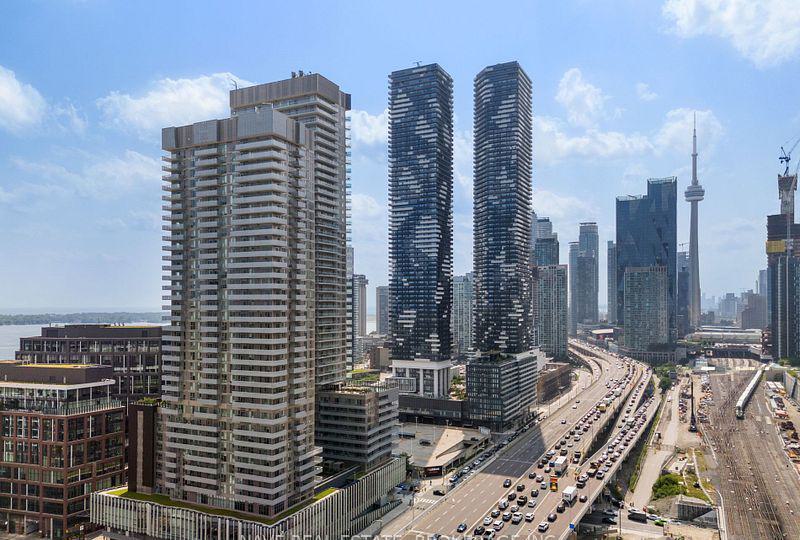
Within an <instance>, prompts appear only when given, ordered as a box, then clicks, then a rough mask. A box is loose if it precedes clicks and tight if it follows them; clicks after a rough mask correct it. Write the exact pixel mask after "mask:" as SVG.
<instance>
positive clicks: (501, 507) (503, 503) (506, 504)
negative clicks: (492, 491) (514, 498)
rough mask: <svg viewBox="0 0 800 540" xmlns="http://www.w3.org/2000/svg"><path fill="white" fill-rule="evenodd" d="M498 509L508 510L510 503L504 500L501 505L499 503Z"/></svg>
mask: <svg viewBox="0 0 800 540" xmlns="http://www.w3.org/2000/svg"><path fill="white" fill-rule="evenodd" d="M497 507H498V508H499V509H500V510H505V509H506V508H508V501H507V500H505V499H503V500H502V501H500V502H499V503H497ZM495 517H497V516H495Z"/></svg>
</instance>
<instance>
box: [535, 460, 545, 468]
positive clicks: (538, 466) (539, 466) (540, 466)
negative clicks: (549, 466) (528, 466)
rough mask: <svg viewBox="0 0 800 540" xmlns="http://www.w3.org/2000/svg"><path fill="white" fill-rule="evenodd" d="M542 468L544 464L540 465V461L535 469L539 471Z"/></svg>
mask: <svg viewBox="0 0 800 540" xmlns="http://www.w3.org/2000/svg"><path fill="white" fill-rule="evenodd" d="M542 467H544V463H542V462H541V461H540V462H539V463H537V464H536V468H537V469H541V468H542Z"/></svg>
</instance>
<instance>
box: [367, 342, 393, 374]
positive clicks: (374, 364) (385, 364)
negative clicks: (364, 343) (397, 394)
mask: <svg viewBox="0 0 800 540" xmlns="http://www.w3.org/2000/svg"><path fill="white" fill-rule="evenodd" d="M391 365H392V361H391V360H390V359H389V348H388V347H375V348H374V349H372V350H371V351H370V352H369V368H370V369H378V370H380V371H389V368H390V367H391Z"/></svg>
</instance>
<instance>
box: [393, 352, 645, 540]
mask: <svg viewBox="0 0 800 540" xmlns="http://www.w3.org/2000/svg"><path fill="white" fill-rule="evenodd" d="M571 345H572V344H571ZM580 349H584V347H580V348H578V349H577V352H578V353H580V354H583V355H588V354H589V353H591V354H598V355H600V356H599V357H597V358H592V360H593V361H599V364H600V365H602V366H603V373H602V375H601V376H600V377H599V378H598V380H596V381H595V382H593V383H592V384H591V385H590V386H589V387H588V388H587V389H586V390H584V391H583V393H581V394H579V395H578V398H577V399H579V400H580V403H574V405H572V406H567V407H564V408H562V409H560V410H558V411H556V412H554V413H553V414H552V415H551V416H550V417H549V418H547V419H546V420H544V421H543V422H542V423H541V424H539V425H538V426H537V427H536V429H531V430H529V431H528V432H527V433H525V434H522V435H521V436H520V437H518V438H517V440H515V441H514V443H513V444H512V445H510V446H509V447H507V448H506V449H505V450H504V451H503V452H502V453H499V454H498V455H496V456H495V457H494V458H493V459H491V460H489V461H488V462H485V463H484V464H483V466H482V467H481V468H480V469H479V470H478V471H477V472H475V473H473V474H472V476H471V477H470V478H468V479H467V480H466V481H464V482H462V483H461V484H459V485H458V486H457V487H455V488H454V489H452V490H451V491H450V492H449V493H447V494H446V495H445V496H444V497H442V498H440V499H438V500H437V501H436V502H435V503H434V504H433V505H432V506H431V507H429V508H428V509H426V510H425V511H423V512H421V513H415V514H413V515H412V516H411V519H405V518H404V519H402V520H401V519H398V520H394V521H393V522H392V523H390V524H387V525H385V526H383V528H382V530H381V533H380V534H381V535H387V534H390V535H397V536H403V537H404V538H407V539H411V538H420V537H423V538H424V537H430V536H433V535H435V534H440V535H443V536H446V537H450V538H463V537H472V536H473V531H474V529H475V528H476V527H477V526H478V525H479V524H480V523H481V522H482V521H483V519H484V518H485V517H486V516H487V515H488V514H489V513H490V512H491V511H492V510H493V509H494V508H496V507H497V501H498V500H499V499H500V498H502V497H505V495H506V493H507V492H508V491H509V489H508V488H504V487H503V481H504V480H505V479H511V480H512V482H513V485H516V484H518V483H524V484H526V491H527V492H530V490H531V489H532V488H533V487H536V486H534V485H533V483H535V482H534V481H533V480H530V479H528V474H529V473H530V472H533V473H534V474H542V473H543V471H542V470H541V469H537V468H536V463H537V462H538V460H539V459H540V458H541V456H542V455H543V454H544V453H545V452H546V451H547V449H548V448H551V447H552V446H553V445H554V444H555V443H556V442H558V441H560V440H561V439H563V438H564V437H565V436H566V435H568V433H569V430H570V429H573V428H574V427H575V425H576V424H577V423H578V422H579V421H580V420H581V419H582V418H584V417H585V416H586V415H587V413H588V412H589V410H590V409H592V408H593V407H594V406H595V404H596V403H597V402H599V401H600V400H601V399H602V398H603V397H604V396H605V395H606V394H607V393H608V391H609V389H608V388H606V383H609V382H610V381H611V380H612V379H617V380H619V379H622V378H623V377H625V375H626V374H627V371H628V367H627V366H626V365H625V363H624V362H623V361H622V360H621V359H618V358H616V357H614V356H613V355H611V354H609V353H607V352H605V351H601V352H595V351H593V350H592V349H593V348H588V347H587V348H586V349H585V350H580ZM598 351H599V350H598ZM630 362H631V364H630V365H631V366H633V370H634V376H633V377H632V380H631V382H629V383H628V385H626V387H625V389H624V392H623V393H622V395H621V396H620V397H619V398H618V399H615V400H614V402H613V403H612V404H611V407H612V409H613V410H614V411H616V410H619V409H620V408H621V407H623V406H624V407H626V408H627V407H628V406H633V405H634V403H635V402H636V401H639V400H641V397H642V392H641V391H640V392H639V393H638V395H637V396H636V398H633V397H632V396H631V395H630V393H631V392H632V390H633V389H634V388H635V387H637V386H638V384H639V383H644V382H645V381H647V380H648V379H649V376H650V375H649V369H648V368H646V367H645V366H644V365H643V364H641V363H639V362H634V361H630ZM573 407H574V408H573ZM613 417H614V412H612V410H611V409H610V410H609V411H607V412H606V413H604V414H602V415H601V420H598V421H597V422H599V424H600V425H599V426H595V425H594V424H593V429H592V430H590V431H589V432H587V433H586V434H584V435H583V436H582V437H581V439H582V440H581V441H580V445H579V446H575V447H573V449H576V448H580V449H582V450H583V451H584V452H585V451H586V449H588V448H590V446H591V442H592V439H593V438H594V437H597V436H598V435H599V434H600V433H602V425H604V424H605V423H607V422H609V421H610V418H613ZM562 420H565V421H566V423H565V424H562V423H561V421H562ZM631 446H632V445H631ZM629 448H630V446H629ZM626 454H627V452H626ZM616 467H618V465H617V466H615V468H614V470H616ZM584 468H585V467H584ZM570 474H572V471H571V472H570ZM611 474H613V471H612V472H611ZM562 482H563V480H562ZM601 483H603V482H600V481H599V480H598V481H597V482H594V481H593V483H590V484H588V485H587V487H586V488H584V490H582V492H583V491H585V492H586V494H587V496H588V495H589V494H591V495H592V497H593V498H594V497H596V496H597V494H599V493H600V492H601V491H602V486H597V485H595V484H601ZM562 485H563V484H562ZM512 489H513V488H512ZM595 491H596V493H595ZM527 494H529V493H527ZM560 497H561V493H560V492H559V493H550V492H541V493H540V495H539V497H538V499H539V500H538V501H537V502H538V504H537V505H536V508H535V509H531V508H524V509H522V510H520V511H521V512H522V513H523V514H525V513H527V512H533V513H534V515H535V517H536V520H535V521H534V522H533V523H526V522H524V521H523V522H522V523H521V524H519V525H512V524H511V523H510V522H507V523H505V524H504V530H501V531H500V533H501V534H500V536H501V537H502V536H511V535H512V534H515V531H514V529H525V530H526V531H530V532H531V533H532V537H536V534H538V533H536V531H535V529H536V525H537V524H538V521H541V520H542V519H544V517H546V515H547V514H548V513H549V512H550V511H551V507H552V509H553V511H554V509H555V506H556V504H557V500H556V499H560ZM579 506H586V507H588V506H589V504H588V503H581V504H580V505H579V504H576V505H575V506H573V507H571V508H568V509H567V512H565V514H558V516H559V519H558V520H557V521H556V524H554V528H555V526H557V525H560V524H564V525H565V529H566V530H568V525H569V523H570V522H572V521H573V518H575V519H579V516H578V512H579V511H580V508H579ZM544 509H547V512H545V510H544ZM571 513H572V514H574V515H571ZM583 513H585V511H584V512H583ZM583 513H581V514H580V515H581V516H582V515H583ZM398 521H400V523H398ZM461 523H466V524H467V525H468V529H467V531H465V532H464V533H457V532H456V529H457V527H458V526H459V524H461ZM575 523H576V524H577V521H575ZM549 536H550V537H553V533H550V534H549Z"/></svg>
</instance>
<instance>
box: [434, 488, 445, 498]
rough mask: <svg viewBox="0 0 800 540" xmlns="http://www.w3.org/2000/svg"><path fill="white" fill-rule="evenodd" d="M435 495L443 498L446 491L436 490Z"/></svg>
mask: <svg viewBox="0 0 800 540" xmlns="http://www.w3.org/2000/svg"><path fill="white" fill-rule="evenodd" d="M433 494H434V495H438V496H439V497H441V496H442V495H444V491H442V490H441V489H434V490H433Z"/></svg>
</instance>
